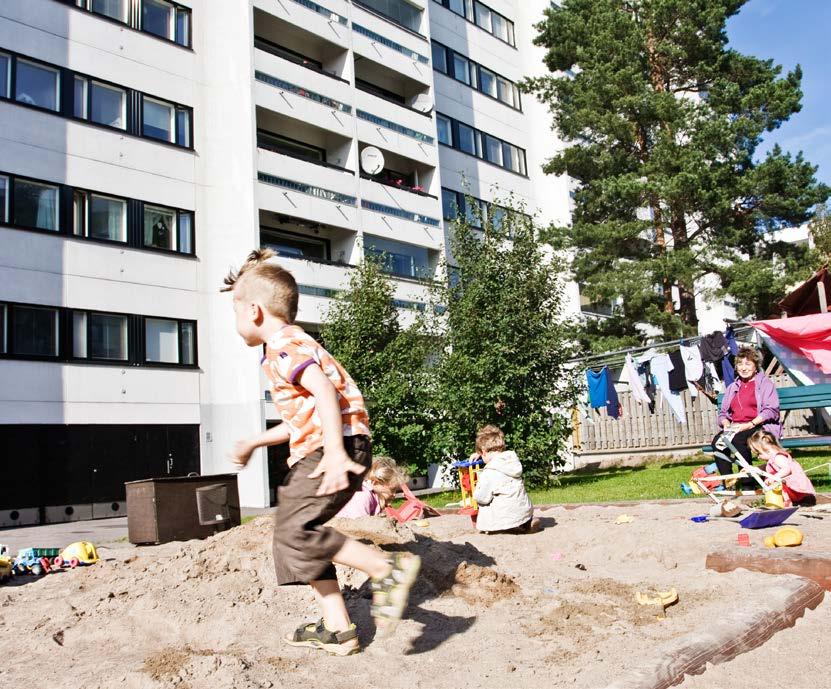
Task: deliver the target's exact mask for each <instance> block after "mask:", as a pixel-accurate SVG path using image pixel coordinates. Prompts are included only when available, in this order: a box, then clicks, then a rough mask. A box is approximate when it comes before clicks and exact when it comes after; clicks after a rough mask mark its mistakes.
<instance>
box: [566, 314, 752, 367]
mask: <svg viewBox="0 0 831 689" xmlns="http://www.w3.org/2000/svg"><path fill="white" fill-rule="evenodd" d="M732 325H733V330H734V332H735V334H736V336H737V337H741V336H742V335H745V334H746V333H749V332H753V326H751V325H750V324H748V323H747V322H746V321H734V322H733V323H732ZM705 337H707V335H695V336H693V337H682V338H678V339H675V340H667V341H665V342H655V343H653V344H647V345H642V346H639V347H626V348H624V349H616V350H614V351H611V352H603V353H602V354H592V355H590V356H587V357H575V358H573V359H569V361H568V363H569V364H580V363H582V364H585V365H586V367H587V368H591V369H593V370H594V369H600V368H603V366H609V367H610V368H616V367H617V366H619V365H622V364H623V362H624V361H625V359H626V355H627V354H632V355H633V356H634V355H635V354H636V353H638V352H645V351H647V350H650V349H655V350H656V351H657V352H658V353H659V354H665V353H666V351H662V349H664V348H669V347H677V346H678V345H679V344H682V343H683V344H686V345H691V344H694V343H697V342H700V341H701V340H703V339H704V338H705ZM589 362H591V363H589Z"/></svg>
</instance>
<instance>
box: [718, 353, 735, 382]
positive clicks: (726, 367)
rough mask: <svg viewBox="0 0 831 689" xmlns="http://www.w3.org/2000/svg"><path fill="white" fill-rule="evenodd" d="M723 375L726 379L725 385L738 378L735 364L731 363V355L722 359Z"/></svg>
mask: <svg viewBox="0 0 831 689" xmlns="http://www.w3.org/2000/svg"><path fill="white" fill-rule="evenodd" d="M721 377H722V378H723V379H724V385H725V387H727V386H728V385H730V384H731V383H732V382H733V381H734V380H736V372H735V371H734V370H733V364H731V363H730V357H727V356H726V357H724V358H723V359H722V360H721Z"/></svg>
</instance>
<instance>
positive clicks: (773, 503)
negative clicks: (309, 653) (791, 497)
mask: <svg viewBox="0 0 831 689" xmlns="http://www.w3.org/2000/svg"><path fill="white" fill-rule="evenodd" d="M765 507H775V508H776V509H778V510H781V509H782V508H783V507H785V496H784V495H783V494H782V485H781V484H776V485H775V486H773V487H772V488H771V489H770V490H766V491H765Z"/></svg>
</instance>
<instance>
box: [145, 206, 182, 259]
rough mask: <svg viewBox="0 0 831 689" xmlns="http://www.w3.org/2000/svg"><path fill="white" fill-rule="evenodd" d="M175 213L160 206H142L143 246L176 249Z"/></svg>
mask: <svg viewBox="0 0 831 689" xmlns="http://www.w3.org/2000/svg"><path fill="white" fill-rule="evenodd" d="M176 237H177V231H176V211H175V210H173V209H172V208H162V207H161V206H149V205H145V206H144V246H152V247H155V248H157V249H169V250H175V248H176Z"/></svg>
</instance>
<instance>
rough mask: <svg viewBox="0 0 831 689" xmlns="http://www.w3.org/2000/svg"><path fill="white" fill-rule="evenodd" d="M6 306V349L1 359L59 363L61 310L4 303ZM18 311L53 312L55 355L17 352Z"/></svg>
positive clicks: (42, 306) (44, 306)
mask: <svg viewBox="0 0 831 689" xmlns="http://www.w3.org/2000/svg"><path fill="white" fill-rule="evenodd" d="M3 304H5V306H6V310H5V311H6V329H5V330H6V333H5V336H6V343H5V344H6V347H5V351H4V352H3V353H2V354H0V357H3V358H7V359H20V360H23V361H57V360H59V359H60V357H61V308H60V307H58V306H49V305H46V304H22V303H18V302H8V301H4V302H3ZM18 309H30V310H42V311H52V312H53V314H54V329H55V331H54V338H55V341H54V351H55V353H54V354H31V353H24V352H19V351H17V347H16V346H15V334H16V332H15V331H16V328H15V325H16V321H17V318H18V314H17V310H18Z"/></svg>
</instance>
